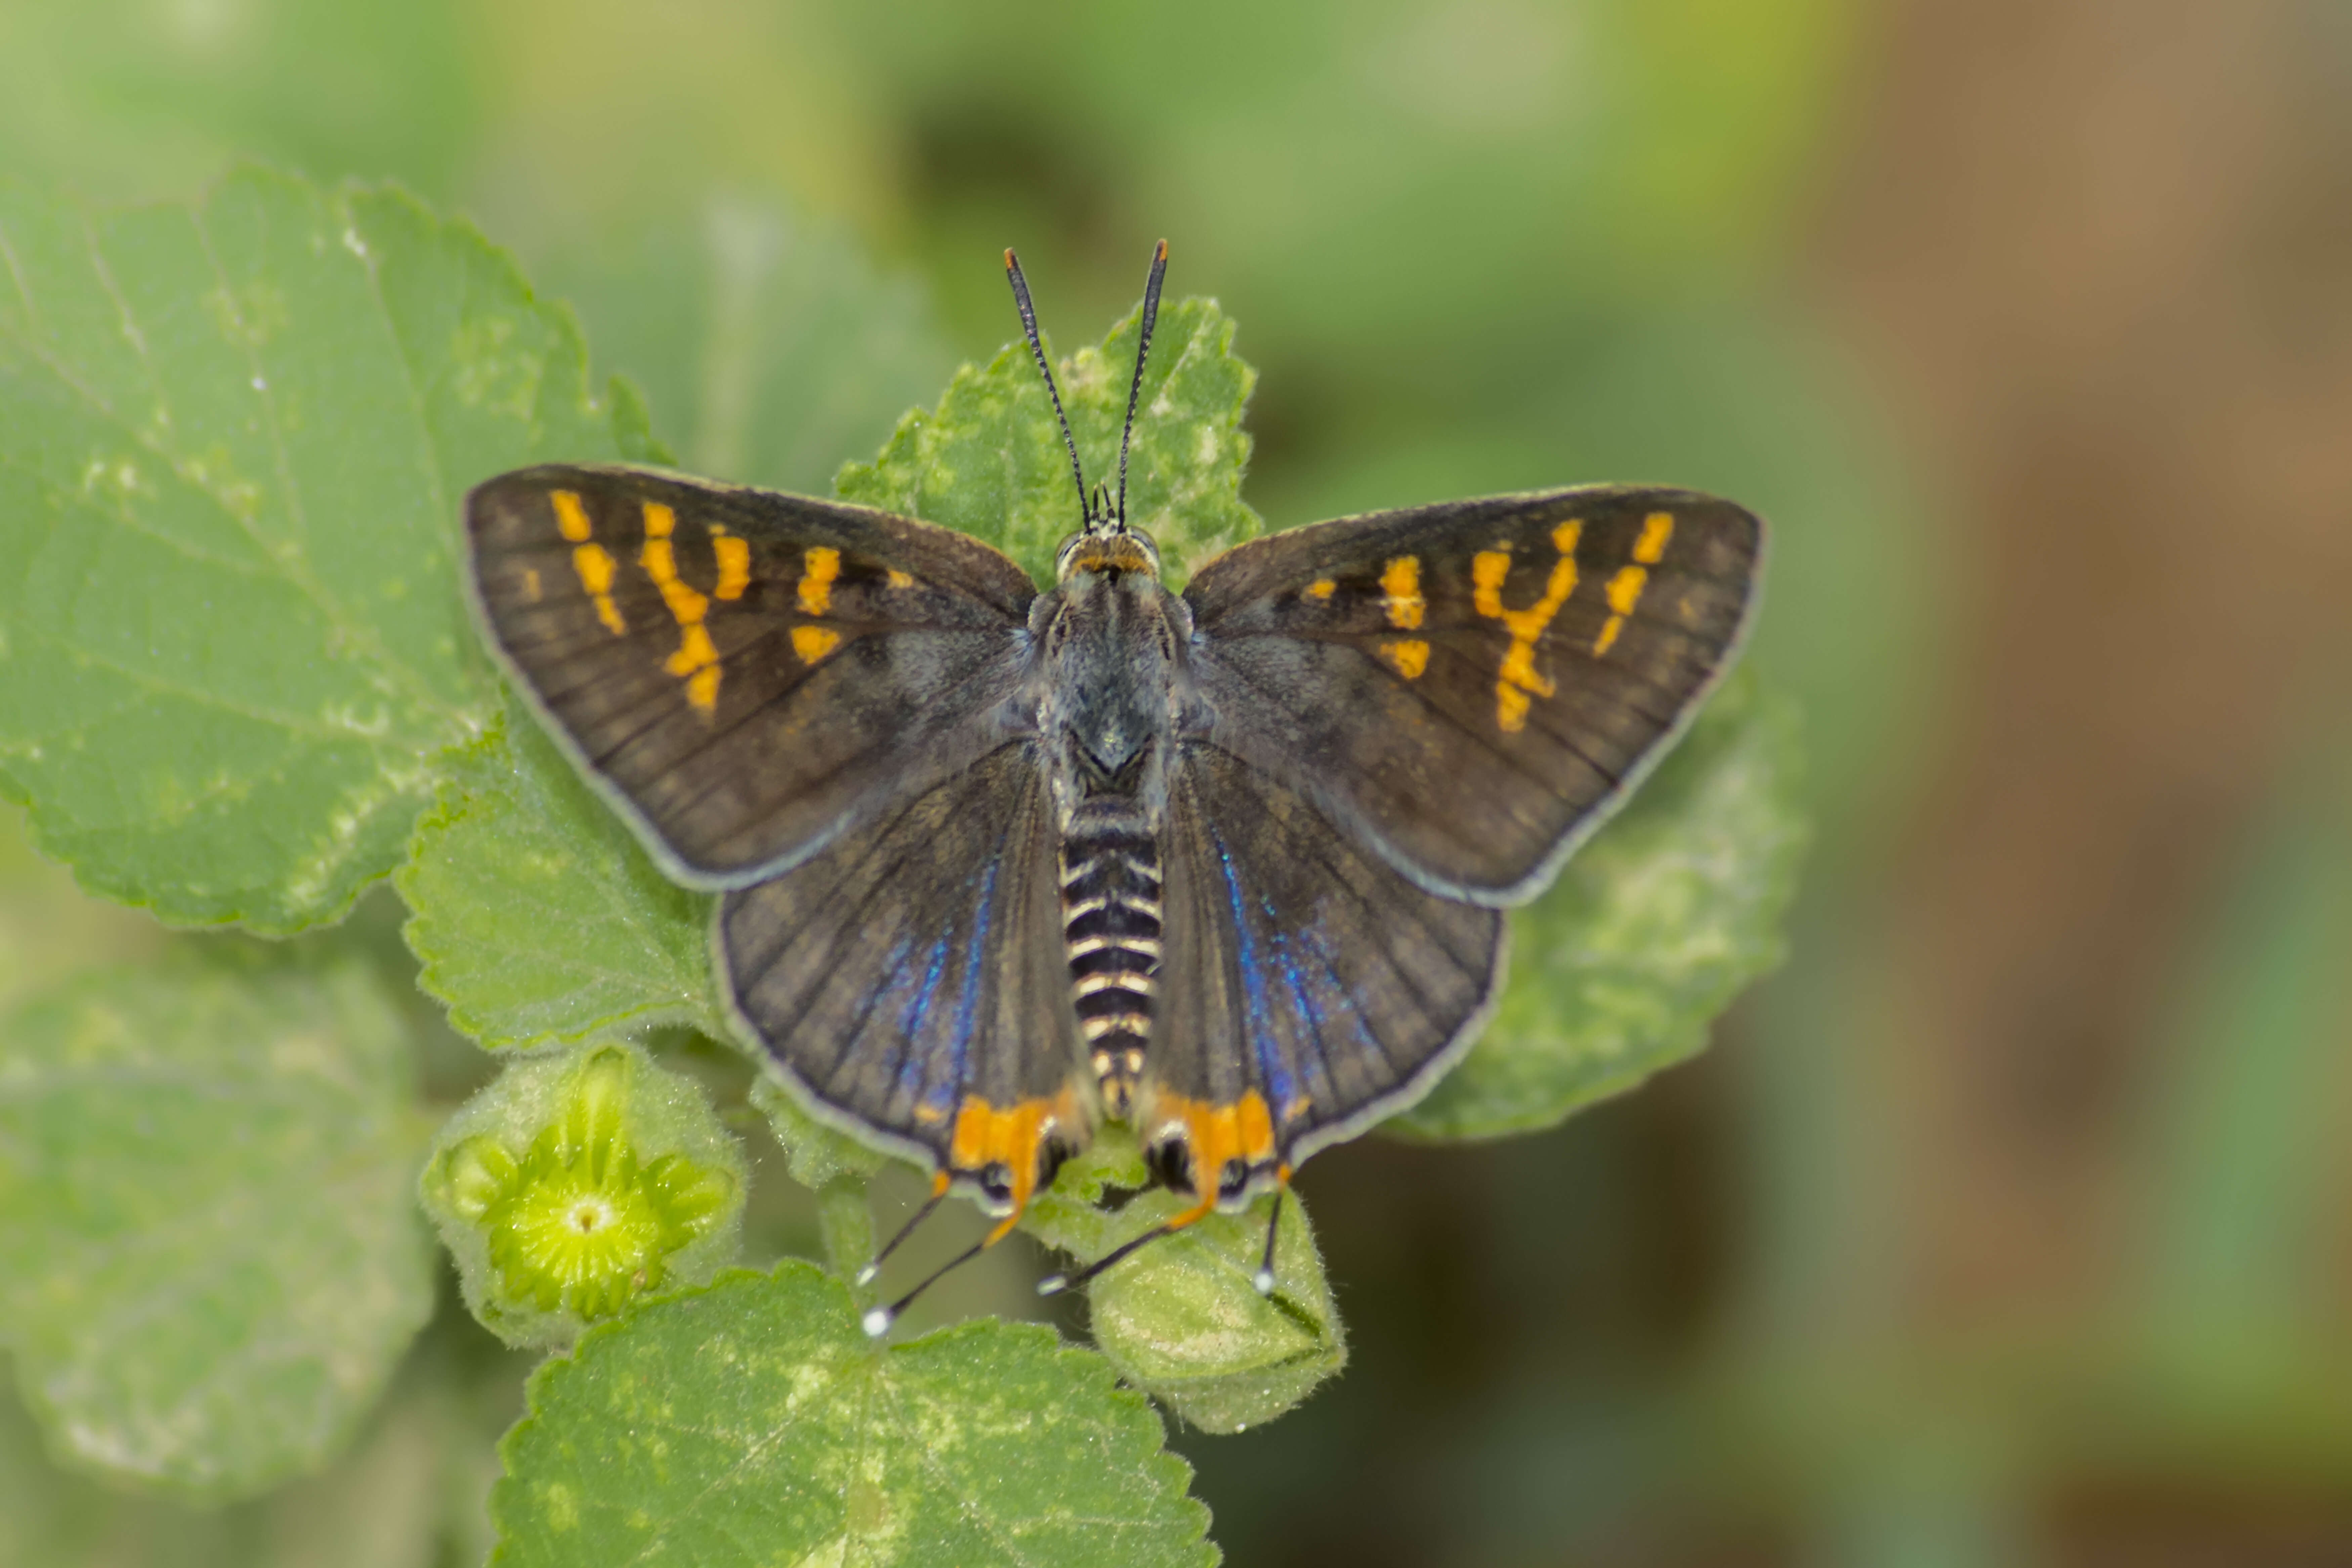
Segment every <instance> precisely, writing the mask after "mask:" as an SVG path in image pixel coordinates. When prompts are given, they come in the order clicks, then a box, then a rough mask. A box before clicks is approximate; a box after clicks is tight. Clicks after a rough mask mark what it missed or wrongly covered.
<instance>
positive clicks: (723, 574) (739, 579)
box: [710, 522, 751, 599]
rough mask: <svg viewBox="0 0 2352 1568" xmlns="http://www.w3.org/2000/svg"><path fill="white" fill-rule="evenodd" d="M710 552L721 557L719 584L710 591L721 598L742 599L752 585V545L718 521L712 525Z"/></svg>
mask: <svg viewBox="0 0 2352 1568" xmlns="http://www.w3.org/2000/svg"><path fill="white" fill-rule="evenodd" d="M710 552H711V553H712V554H713V555H716V556H717V557H719V586H717V587H716V588H713V589H712V590H711V591H710V592H711V595H712V596H714V597H716V598H720V599H740V598H741V597H742V596H743V590H744V589H746V588H748V587H750V586H751V542H750V541H748V540H742V539H738V538H736V537H735V536H734V535H733V534H731V533H730V532H728V531H727V530H726V529H725V528H724V527H722V526H720V525H719V524H718V523H715V522H714V523H712V524H711V525H710Z"/></svg>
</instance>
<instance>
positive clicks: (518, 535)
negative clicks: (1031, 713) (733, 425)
mask: <svg viewBox="0 0 2352 1568" xmlns="http://www.w3.org/2000/svg"><path fill="white" fill-rule="evenodd" d="M466 521H467V531H468V533H469V534H470V536H471V543H472V550H471V552H470V559H471V562H472V567H473V577H472V586H473V590H474V596H475V600H476V603H477V605H478V607H479V610H480V614H481V616H482V619H483V622H484V624H485V625H486V626H488V629H489V633H490V637H491V641H492V644H493V646H494V647H496V648H497V649H498V651H499V655H500V657H501V659H502V662H503V663H504V664H505V665H506V667H507V668H508V670H509V674H510V675H511V676H512V677H513V678H514V679H515V680H516V682H517V683H518V684H519V685H520V687H521V688H522V689H524V690H525V691H526V692H527V693H529V694H530V697H531V699H532V700H533V701H534V702H535V704H536V705H537V706H538V708H539V709H540V710H541V712H542V713H544V714H545V715H546V716H547V717H548V719H549V721H550V722H551V728H552V729H553V730H554V731H555V732H556V734H557V735H558V736H559V738H561V739H562V741H563V742H565V744H566V746H567V748H568V749H569V750H570V751H571V752H572V754H573V756H574V757H575V759H576V760H577V761H578V762H579V763H581V765H582V766H583V768H584V769H585V770H586V772H587V773H588V774H589V776H590V777H591V778H592V779H593V780H595V781H596V782H597V784H599V785H600V786H601V787H602V788H603V789H604V792H605V793H606V795H608V796H610V797H611V798H612V799H613V800H614V802H615V803H616V804H617V805H619V806H620V807H621V808H622V810H623V814H624V815H625V816H626V817H628V818H629V819H630V820H631V822H632V823H633V824H634V825H635V826H636V827H637V828H638V829H639V831H640V834H641V836H643V837H645V838H646V841H647V843H648V845H649V847H652V849H653V850H654V852H655V854H656V857H657V858H660V859H661V861H662V862H663V864H664V866H665V868H667V870H668V871H669V872H670V873H671V874H672V875H673V876H675V877H676V878H677V879H679V880H681V881H684V882H687V883H688V884H690V885H694V886H699V887H706V888H711V887H735V886H741V885H743V884H745V883H748V882H751V881H756V880H758V879H761V878H764V877H768V876H772V875H773V874H775V873H776V872H777V871H779V870H781V869H782V868H785V867H787V866H790V865H792V864H793V863H794V862H795V860H797V859H798V858H801V857H803V856H805V855H807V854H809V853H811V852H813V851H814V849H815V848H816V847H819V846H821V845H822V844H823V843H824V841H825V840H826V839H827V838H828V837H830V836H831V835H833V834H835V833H837V832H840V831H842V830H844V829H845V827H846V826H849V825H851V824H852V823H854V822H855V821H856V820H858V819H859V818H860V817H861V816H862V815H864V814H865V813H866V812H869V811H871V810H872V809H873V808H874V806H875V805H876V803H877V801H878V800H879V799H881V798H882V797H885V796H887V795H891V794H894V793H896V792H898V791H901V790H904V789H908V788H909V787H917V788H919V787H920V786H921V785H922V784H924V783H926V782H927V781H929V780H932V779H936V778H939V777H941V776H943V775H944V774H946V773H951V772H953V771H955V770H956V769H958V768H961V767H963V766H965V765H967V764H968V763H971V762H972V761H973V760H975V759H976V758H977V757H979V756H980V755H982V754H983V753H984V752H986V751H987V750H989V749H990V748H991V747H992V746H994V745H996V744H998V743H1001V740H1002V736H1001V735H1000V734H998V733H997V732H996V731H995V729H994V728H993V726H992V724H991V723H990V722H989V721H988V720H987V719H986V717H985V715H986V710H988V709H989V708H990V707H991V706H992V704H993V703H995V702H996V701H998V700H1001V698H1002V697H1003V695H1004V693H1005V692H1006V691H1007V690H1009V689H1010V688H1011V684H1012V683H1013V680H1014V679H1017V674H1018V652H1017V647H1016V639H1017V637H1018V634H1019V632H1020V630H1021V628H1022V627H1023V626H1024V622H1025V617H1026V615H1027V613H1028V608H1029V605H1030V602H1031V600H1032V599H1033V598H1034V596H1035V589H1034V586H1033V585H1032V584H1030V582H1029V580H1028V578H1027V577H1026V576H1025V575H1024V574H1023V573H1022V572H1021V570H1020V568H1018V567H1017V566H1015V565H1013V563H1012V562H1010V561H1008V560H1006V559H1005V558H1004V557H1003V556H1002V555H1000V554H998V553H997V552H995V551H992V550H991V549H989V548H988V547H987V546H985V545H983V544H981V543H979V542H976V541H974V540H971V539H968V538H965V537H964V536H962V535H961V534H958V533H954V532H951V531H949V530H946V529H942V528H937V527H933V526H932V525H930V524H928V523H923V522H918V521H913V520H910V519H907V518H898V517H892V516H890V515H888V514H887V513H882V512H876V511H870V510H866V509H864V508H860V507H852V506H845V505H841V504H839V503H835V502H829V501H819V500H809V499H806V498H803V497H799V496H790V495H782V494H778V493H776V492H773V491H768V490H756V489H741V488H738V487H732V486H727V485H719V484H713V483H710V482H709V481H705V480H698V479H686V478H683V477H681V476H677V475H673V474H666V473H661V472H657V471H654V470H650V469H642V468H613V467H593V468H592V467H569V466H551V467H546V468H526V469H522V470H520V471H519V472H515V473H510V474H505V475H502V476H500V477H499V478H498V479H492V480H490V481H489V482H488V483H487V484H484V485H482V486H480V487H479V488H478V489H475V490H474V491H473V493H472V494H471V495H470V496H468V497H467V503H466Z"/></svg>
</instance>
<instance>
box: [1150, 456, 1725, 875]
mask: <svg viewBox="0 0 2352 1568" xmlns="http://www.w3.org/2000/svg"><path fill="white" fill-rule="evenodd" d="M1762 549H1763V526H1762V524H1761V523H1760V522H1759V521H1758V519H1757V518H1756V517H1755V516H1754V515H1753V514H1751V513H1749V512H1748V511H1745V510H1741V509H1740V508H1738V507H1737V506H1734V505H1732V504H1730V503H1729V502H1727V501H1722V500H1715V499H1714V498H1712V497H1707V496H1702V495H1698V494H1696V493H1694V492H1691V491H1687V490H1671V489H1626V488H1622V487H1611V488H1594V489H1572V490H1559V491H1551V492H1546V493H1542V494H1536V495H1522V496H1502V497H1496V498H1492V499H1488V500H1473V501H1460V502H1452V503H1448V504H1445V505H1442V506H1433V507H1422V508H1417V509H1414V510H1405V511H1395V512H1382V513H1377V514H1374V515H1371V516H1367V517H1357V518H1343V519H1340V520H1339V521H1333V522H1326V523H1320V524H1317V525H1315V526H1313V527H1310V528H1302V529H1297V530H1295V531H1290V532H1286V533H1280V534H1276V535H1273V536H1270V537H1268V538H1265V539H1260V540H1256V541H1254V542H1251V543H1248V544H1244V545H1243V546H1241V547H1240V548H1239V549H1236V550H1234V551H1232V552H1228V553H1226V554H1225V555H1223V556H1221V557H1219V558H1218V559H1217V560H1215V561H1213V562H1211V563H1209V564H1208V565H1207V566H1205V567H1203V568H1202V571H1201V572H1200V574H1198V575H1197V576H1195V577H1194V578H1193V580H1192V585H1191V586H1190V587H1189V588H1188V589H1187V590H1186V592H1185V598H1186V600H1187V601H1188V602H1189V603H1190V604H1191V605H1192V611H1193V616H1194V620H1195V624H1196V626H1197V627H1198V630H1199V641H1198V645H1197V646H1196V649H1195V654H1194V658H1193V670H1194V676H1195V679H1196V680H1197V681H1198V683H1199V687H1200V689H1201V692H1202V696H1203V698H1204V699H1205V705H1206V707H1207V709H1208V710H1209V711H1211V712H1212V713H1213V731H1214V735H1215V739H1216V742H1217V743H1218V744H1219V745H1220V746H1222V747H1223V748H1224V749H1226V750H1228V751H1230V752H1233V753H1234V754H1235V755H1237V756H1240V757H1242V758H1244V759H1245V760H1247V761H1248V762H1249V763H1252V764H1253V765H1254V766H1255V767H1257V768H1258V769H1260V770H1262V771H1264V772H1265V773H1269V774H1270V775H1272V776H1274V777H1276V778H1277V779H1279V780H1281V781H1282V782H1283V783H1285V784H1289V785H1291V786H1292V787H1295V788H1297V789H1298V790H1300V791H1302V792H1304V793H1305V794H1307V795H1308V796H1309V797H1311V798H1312V799H1314V800H1315V801H1317V802H1318V804H1319V805H1322V806H1323V808H1324V809H1325V810H1327V811H1328V812H1329V813H1330V814H1331V816H1333V818H1334V819H1335V820H1336V821H1338V822H1339V823H1340V824H1341V825H1342V826H1344V827H1346V828H1347V829H1348V830H1349V832H1350V833H1352V834H1353V835H1354V836H1356V837H1357V838H1358V839H1359V840H1360V842H1362V843H1364V844H1365V845H1367V846H1368V847H1371V848H1372V849H1374V850H1375V851H1376V852H1378V853H1379V854H1381V855H1382V856H1384V857H1385V858H1388V860H1389V861H1390V862H1391V863H1392V864H1393V865H1395V866H1396V867H1398V868H1400V869H1401V870H1402V871H1404V872H1405V873H1406V874H1407V875H1408V876H1410V877H1411V878H1412V879H1414V880H1415V881H1417V882H1419V883H1420V884H1421V885H1422V886H1423V887H1426V888H1428V889H1432V890H1433V891H1435V892H1438V893H1441V894H1444V895H1445V896H1447V897H1451V898H1456V899H1466V900H1475V901H1478V902H1484V903H1510V902H1517V901H1518V900H1523V899H1526V898H1528V897H1532V896H1533V895H1534V893H1536V892H1537V891H1538V890H1540V889H1541V888H1542V886H1543V885H1544V884H1545V882H1546V881H1547V880H1548V879H1549V877H1550V875H1551V874H1552V873H1553V872H1554V871H1556V870H1557V869H1558V868H1559V864H1560V862H1561V860H1562V859H1564V858H1565V857H1566V856H1567V854H1568V852H1569V851H1570V848H1572V847H1574V845H1575V844H1576V843H1577V842H1578V841H1580V838H1581V837H1582V836H1583V834H1584V833H1585V832H1587V831H1589V830H1590V829H1591V827H1592V826H1597V824H1598V823H1599V821H1600V819H1601V816H1604V815H1605V814H1606V812H1607V810H1608V809H1609V808H1610V807H1611V806H1612V805H1614V804H1615V802H1616V801H1617V800H1619V799H1620V798H1622V795H1623V794H1624V793H1625V791H1626V790H1627V789H1628V788H1630V787H1631V785H1632V784H1633V783H1634V782H1636V781H1637V780H1638V779H1639V777H1640V776H1641V774H1642V773H1643V771H1644V770H1645V769H1646V767H1647V766H1648V765H1649V764H1650V763H1653V762H1654V761H1655V759H1656V757H1657V756H1658V755H1659V754H1660V753H1661V752H1663V750H1664V746H1665V744H1666V743H1667V742H1669V741H1671V739H1672V738H1673V736H1674V735H1675V733H1676V732H1677V731H1679V729H1680V727H1681V726H1682V724H1683V723H1684V722H1685V721H1686V720H1687V718H1688V717H1689V715H1690V714H1691V712H1692V711H1693V710H1695V709H1696V706H1697V704H1698V702H1699V700H1700V699H1701V698H1703V697H1704V696H1705V694H1706V690H1707V689H1709V688H1710V687H1711V686H1712V684H1713V683H1714V681H1715V680H1716V679H1717V677H1718V676H1719V675H1720V674H1721V673H1722V671H1723V670H1724V669H1725V668H1727V666H1728V664H1729V661H1730V659H1731V658H1732V657H1733V656H1734V654H1735V653H1736V651H1737V647H1738V643H1739V640H1740V638H1741V637H1742V635H1743V633H1744V631H1745V629H1746V626H1747V624H1748V618H1749V615H1750V610H1751V607H1752V603H1753V597H1754V587H1755V583H1756V577H1757V570H1758V565H1759V560H1760V556H1761V552H1762Z"/></svg>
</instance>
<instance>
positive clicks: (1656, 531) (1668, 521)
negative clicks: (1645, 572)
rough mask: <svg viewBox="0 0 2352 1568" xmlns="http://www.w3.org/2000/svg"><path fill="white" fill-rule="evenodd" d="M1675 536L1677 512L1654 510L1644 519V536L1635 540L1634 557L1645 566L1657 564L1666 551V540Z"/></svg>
mask: <svg viewBox="0 0 2352 1568" xmlns="http://www.w3.org/2000/svg"><path fill="white" fill-rule="evenodd" d="M1674 536H1675V514H1674V513H1672V512H1670V511H1654V512H1652V513H1651V514H1650V515H1649V516H1647V517H1645V518H1643V520H1642V537H1641V538H1640V539H1639V540H1637V541H1635V542H1634V544H1633V559H1634V560H1636V561H1638V562H1640V563H1642V564H1643V565H1644V566H1655V565H1656V564H1657V563H1659V561H1660V560H1662V559H1663V558H1664V555H1665V553H1666V541H1668V540H1670V539H1672V538H1673V537H1674Z"/></svg>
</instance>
